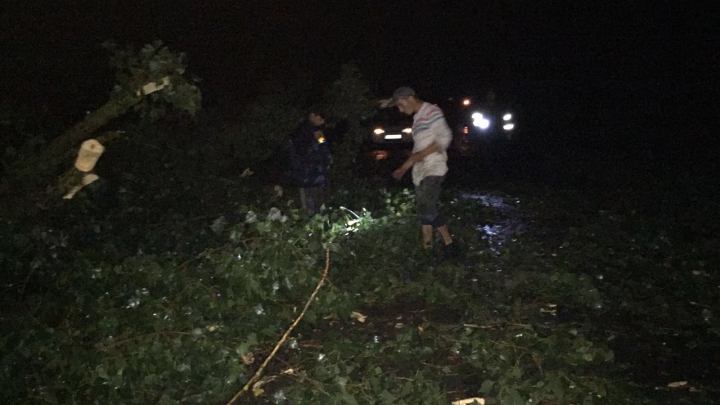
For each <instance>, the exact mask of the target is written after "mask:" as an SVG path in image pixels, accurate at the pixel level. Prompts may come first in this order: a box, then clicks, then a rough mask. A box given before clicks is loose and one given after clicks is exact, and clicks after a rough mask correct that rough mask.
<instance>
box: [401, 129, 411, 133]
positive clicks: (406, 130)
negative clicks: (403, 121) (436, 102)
mask: <svg viewBox="0 0 720 405" xmlns="http://www.w3.org/2000/svg"><path fill="white" fill-rule="evenodd" d="M402 131H403V133H405V134H412V128H405V129H403V130H402Z"/></svg>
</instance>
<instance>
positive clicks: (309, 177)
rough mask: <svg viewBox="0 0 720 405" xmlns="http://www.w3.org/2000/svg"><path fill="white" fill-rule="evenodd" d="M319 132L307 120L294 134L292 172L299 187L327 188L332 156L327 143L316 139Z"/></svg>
mask: <svg viewBox="0 0 720 405" xmlns="http://www.w3.org/2000/svg"><path fill="white" fill-rule="evenodd" d="M317 130H319V128H317V127H316V126H314V125H313V124H312V123H311V122H310V121H308V120H306V121H305V122H303V123H302V124H301V125H300V126H299V127H298V128H297V129H296V130H295V132H293V135H292V139H291V145H290V170H291V174H292V179H293V180H294V182H295V185H296V186H297V187H301V188H309V187H325V186H327V182H328V167H329V166H330V165H331V164H332V156H331V155H330V149H329V148H328V146H327V143H325V142H323V143H320V142H318V141H317V140H316V139H315V131H317Z"/></svg>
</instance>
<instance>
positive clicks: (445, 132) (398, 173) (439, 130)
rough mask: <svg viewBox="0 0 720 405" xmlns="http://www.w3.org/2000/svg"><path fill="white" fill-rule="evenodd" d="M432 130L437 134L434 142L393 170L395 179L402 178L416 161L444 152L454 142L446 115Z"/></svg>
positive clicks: (436, 122) (434, 124)
mask: <svg viewBox="0 0 720 405" xmlns="http://www.w3.org/2000/svg"><path fill="white" fill-rule="evenodd" d="M430 131H434V133H435V134H436V135H435V141H433V143H431V144H430V145H429V146H428V147H427V148H425V149H423V150H420V151H417V152H415V153H413V154H412V155H410V157H409V158H408V159H407V160H406V161H405V163H403V165H402V166H400V168H399V169H397V170H395V171H394V172H393V177H394V178H395V179H397V180H400V179H401V178H402V176H404V175H405V173H406V172H407V171H408V170H410V168H411V167H413V166H414V165H415V163H417V162H419V161H421V160H423V159H425V157H427V156H428V155H432V154H433V153H435V152H444V151H445V150H447V148H448V147H449V146H450V143H451V142H452V131H450V127H448V124H447V121H445V117H444V116H443V117H441V118H440V119H438V120H437V121H435V123H433V125H432V127H431V128H430Z"/></svg>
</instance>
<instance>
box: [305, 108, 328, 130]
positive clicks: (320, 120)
mask: <svg viewBox="0 0 720 405" xmlns="http://www.w3.org/2000/svg"><path fill="white" fill-rule="evenodd" d="M308 119H309V120H310V122H311V123H312V124H313V125H315V126H316V127H321V126H323V125H324V124H325V114H323V113H321V112H319V111H312V112H310V115H309V116H308Z"/></svg>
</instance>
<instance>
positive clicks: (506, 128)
mask: <svg viewBox="0 0 720 405" xmlns="http://www.w3.org/2000/svg"><path fill="white" fill-rule="evenodd" d="M513 128H515V124H505V125H503V129H504V130H506V131H512V130H513Z"/></svg>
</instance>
